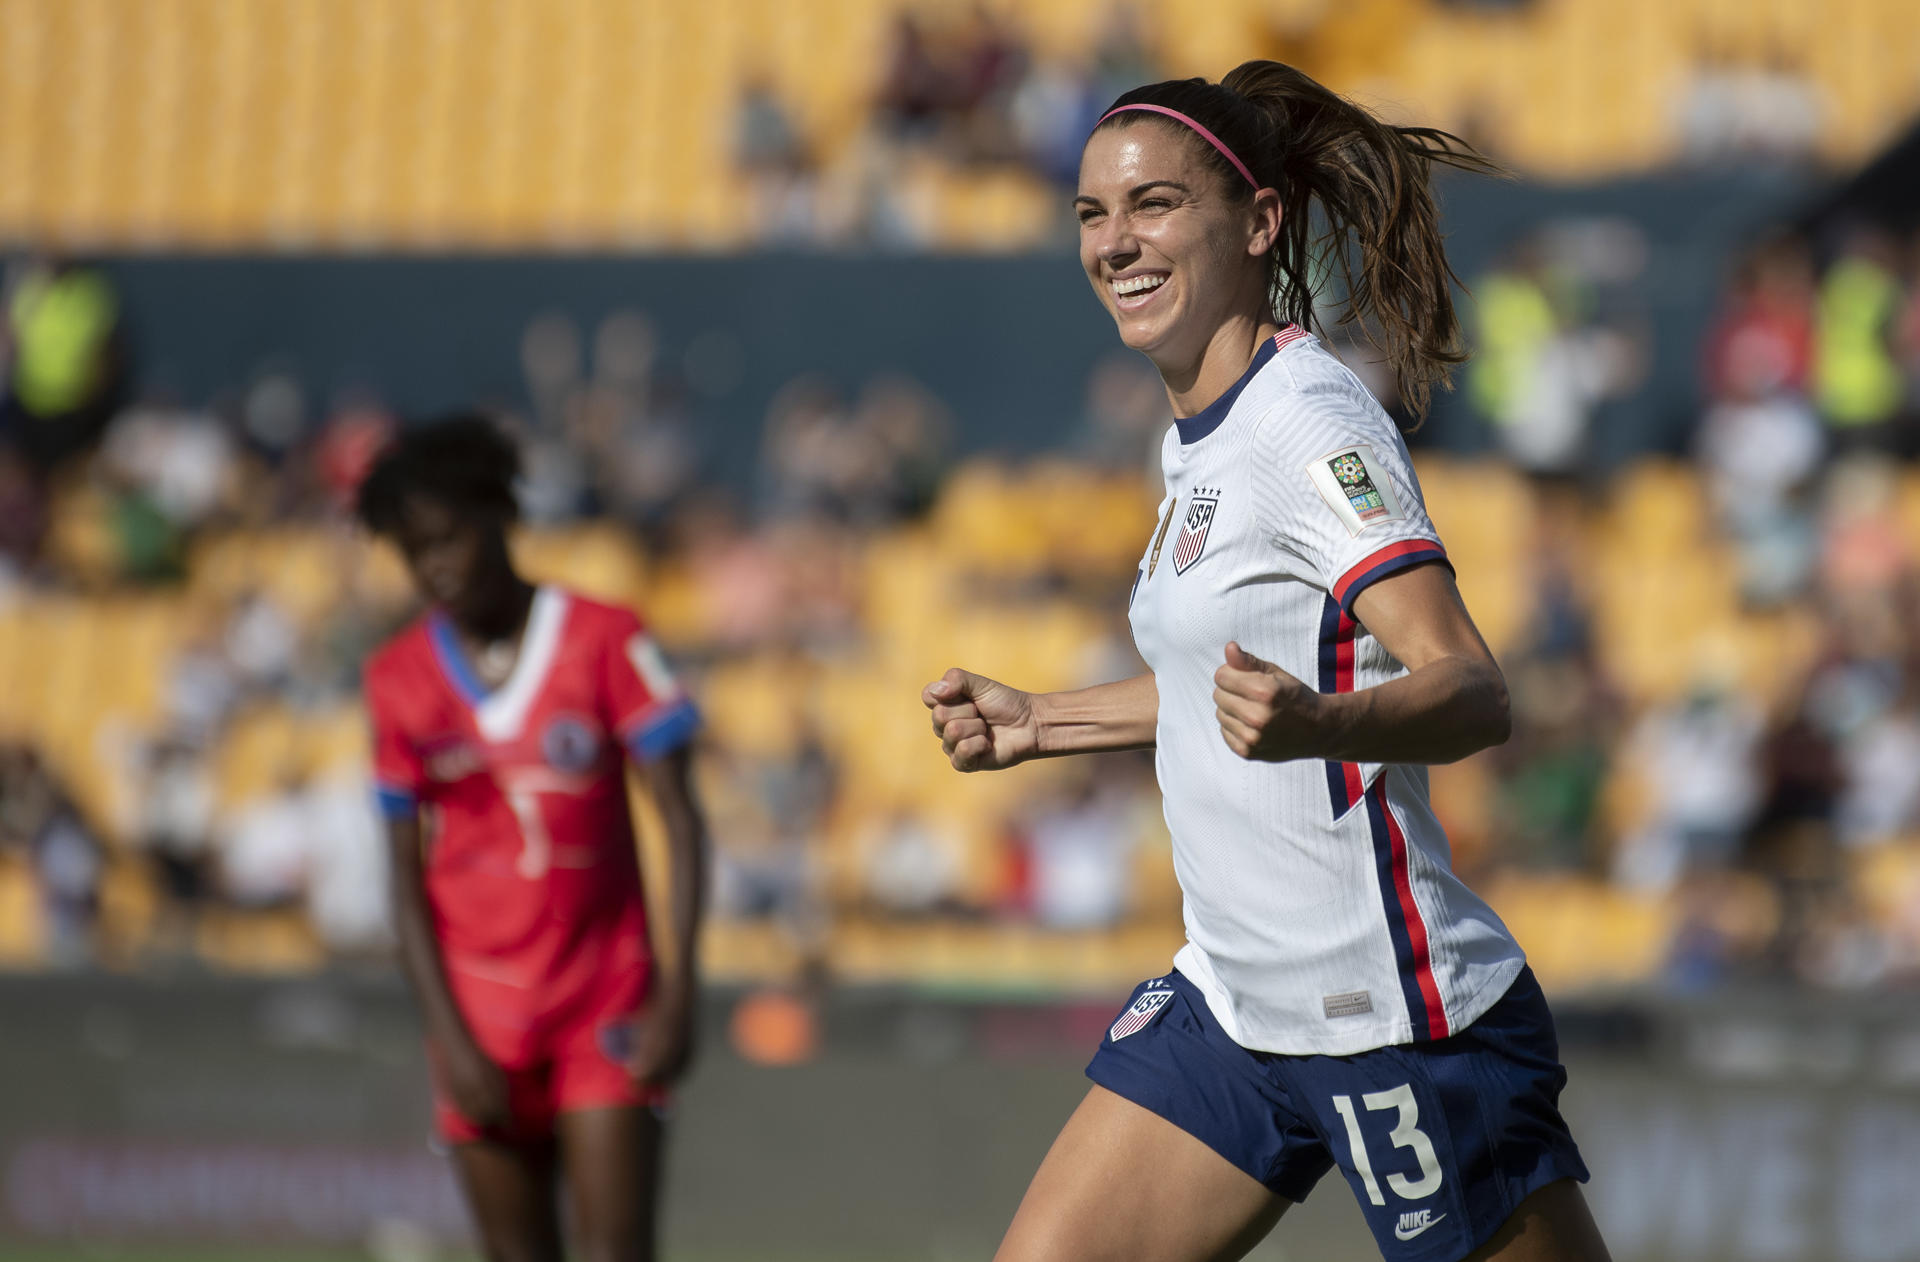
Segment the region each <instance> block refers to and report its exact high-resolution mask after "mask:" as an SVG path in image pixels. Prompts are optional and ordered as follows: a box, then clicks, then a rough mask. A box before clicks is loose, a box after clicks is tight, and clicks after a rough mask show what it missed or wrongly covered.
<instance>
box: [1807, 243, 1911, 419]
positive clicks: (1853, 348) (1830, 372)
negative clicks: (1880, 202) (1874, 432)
mask: <svg viewBox="0 0 1920 1262" xmlns="http://www.w3.org/2000/svg"><path fill="white" fill-rule="evenodd" d="M1899 302H1900V285H1899V282H1897V281H1896V280H1894V278H1893V277H1892V276H1890V275H1888V274H1887V272H1886V270H1885V269H1884V268H1882V267H1881V266H1880V265H1879V264H1877V263H1875V262H1873V261H1872V260H1870V259H1864V258H1845V259H1841V260H1840V261H1839V262H1838V263H1835V264H1834V265H1833V267H1832V268H1831V269H1829V270H1828V272H1827V277H1826V280H1825V281H1823V282H1822V283H1821V285H1820V298H1819V305H1818V308H1817V310H1816V312H1815V317H1814V343H1813V347H1814V349H1813V379H1814V397H1815V401H1816V402H1817V403H1818V404H1819V405H1820V411H1821V412H1823V413H1824V414H1825V415H1826V417H1827V420H1828V422H1829V423H1831V424H1834V425H1840V426H1853V425H1871V424H1873V423H1874V422H1876V421H1884V420H1886V419H1887V418H1888V417H1890V416H1892V415H1893V413H1894V411H1895V410H1896V409H1898V408H1899V406H1900V396H1901V393H1902V391H1903V390H1904V389H1905V385H1906V383H1905V382H1904V381H1903V380H1902V378H1901V374H1900V365H1899V364H1898V363H1897V362H1896V361H1895V360H1894V357H1893V353H1892V351H1891V350H1890V349H1889V348H1888V346H1887V328H1888V326H1889V324H1890V322H1891V321H1892V320H1893V318H1894V313H1895V311H1896V309H1897V308H1898V306H1899Z"/></svg>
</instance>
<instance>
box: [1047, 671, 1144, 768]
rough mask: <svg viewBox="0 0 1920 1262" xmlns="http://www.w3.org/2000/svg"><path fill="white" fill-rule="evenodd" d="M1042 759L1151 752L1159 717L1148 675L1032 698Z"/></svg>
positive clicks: (1048, 693)
mask: <svg viewBox="0 0 1920 1262" xmlns="http://www.w3.org/2000/svg"><path fill="white" fill-rule="evenodd" d="M1033 709H1034V719H1035V722H1036V724H1037V726H1038V728H1039V734H1040V735H1039V740H1040V751H1039V752H1040V756H1041V757H1043V758H1051V757H1056V756H1059V755H1062V754H1094V753H1101V752H1103V751H1107V750H1116V749H1150V748H1152V747H1153V742H1154V729H1155V726H1156V725H1157V724H1158V722H1159V718H1160V688H1159V685H1158V684H1157V683H1155V682H1154V678H1153V675H1152V674H1151V673H1148V674H1145V675H1135V676H1134V677H1133V678H1131V679H1122V680H1119V681H1117V682H1115V683H1110V684H1096V685H1094V686H1093V687H1091V688H1078V689H1075V690H1074V691H1072V692H1047V693H1041V694H1039V695H1037V696H1035V697H1034V699H1033Z"/></svg>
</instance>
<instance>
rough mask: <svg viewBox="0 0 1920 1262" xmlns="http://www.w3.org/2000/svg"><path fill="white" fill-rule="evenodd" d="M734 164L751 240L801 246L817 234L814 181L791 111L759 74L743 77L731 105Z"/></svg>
mask: <svg viewBox="0 0 1920 1262" xmlns="http://www.w3.org/2000/svg"><path fill="white" fill-rule="evenodd" d="M733 134H734V139H733V160H734V165H736V166H737V167H738V168H739V169H740V173H741V174H742V175H744V176H745V177H746V178H747V184H748V187H749V190H750V191H749V196H750V197H751V198H752V200H753V225H754V236H755V238H756V239H758V240H760V241H762V242H766V243H769V244H783V243H796V242H798V243H806V242H811V241H814V240H816V239H817V237H818V233H819V208H818V206H817V205H816V200H817V197H818V194H819V185H818V179H817V177H816V175H815V172H814V164H813V159H812V156H811V155H810V154H809V153H808V152H807V146H806V143H805V142H804V141H803V140H802V139H801V137H800V129H799V127H798V126H797V125H796V124H795V122H794V120H793V114H792V111H791V110H790V109H789V108H788V106H787V104H786V102H785V101H783V100H781V98H780V96H779V94H778V93H777V92H776V91H775V90H774V85H773V82H772V80H771V79H769V78H768V77H767V76H766V75H764V74H754V75H748V76H747V77H746V80H745V82H744V83H743V84H742V85H741V89H740V102H739V104H738V105H737V106H736V107H735V113H734V128H733Z"/></svg>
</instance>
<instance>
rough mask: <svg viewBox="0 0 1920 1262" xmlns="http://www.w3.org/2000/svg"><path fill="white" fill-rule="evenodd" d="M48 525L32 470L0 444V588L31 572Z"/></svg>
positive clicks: (44, 499) (42, 495)
mask: <svg viewBox="0 0 1920 1262" xmlns="http://www.w3.org/2000/svg"><path fill="white" fill-rule="evenodd" d="M47 524H48V522H47V495H46V491H45V489H44V488H43V487H42V485H41V482H40V479H39V478H37V477H36V476H35V475H34V471H33V466H32V465H30V464H28V463H27V460H26V458H25V457H24V456H22V455H21V454H20V453H19V452H18V451H17V450H15V449H14V448H13V447H11V446H9V445H7V444H6V443H4V442H0V588H5V587H7V586H9V585H11V583H12V582H15V581H19V580H20V579H21V578H23V577H24V576H25V575H27V574H28V573H30V572H31V571H32V570H33V569H34V567H35V566H36V564H37V563H38V561H39V559H40V545H41V543H42V541H43V540H44V539H45V538H46V534H47Z"/></svg>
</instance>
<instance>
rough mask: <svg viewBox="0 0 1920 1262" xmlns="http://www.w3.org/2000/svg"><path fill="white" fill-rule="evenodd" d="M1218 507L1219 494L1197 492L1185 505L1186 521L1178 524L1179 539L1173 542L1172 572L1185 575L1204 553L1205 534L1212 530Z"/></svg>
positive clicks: (1207, 491) (1214, 492)
mask: <svg viewBox="0 0 1920 1262" xmlns="http://www.w3.org/2000/svg"><path fill="white" fill-rule="evenodd" d="M1219 507H1220V492H1218V491H1209V490H1198V491H1195V492H1194V493H1193V500H1192V501H1191V502H1190V503H1189V504H1188V505H1187V519H1186V520H1185V521H1184V522H1182V523H1181V524H1180V537H1179V538H1177V539H1175V540H1174V541H1173V572H1174V573H1175V574H1185V573H1186V572H1187V570H1188V568H1189V567H1191V566H1192V565H1193V563H1194V562H1195V561H1198V560H1199V559H1200V554H1201V553H1202V552H1204V551H1206V547H1207V532H1208V531H1210V530H1212V529H1213V516H1214V513H1215V512H1216V511H1217V510H1218V509H1219Z"/></svg>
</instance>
